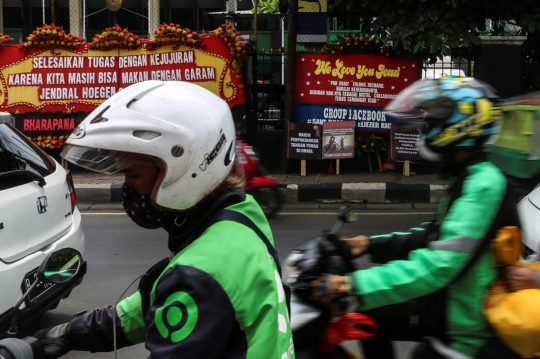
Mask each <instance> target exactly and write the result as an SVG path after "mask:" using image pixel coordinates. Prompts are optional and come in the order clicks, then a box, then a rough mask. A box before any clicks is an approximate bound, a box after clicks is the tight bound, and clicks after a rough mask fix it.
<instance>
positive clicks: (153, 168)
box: [35, 81, 294, 359]
mask: <svg viewBox="0 0 540 359" xmlns="http://www.w3.org/2000/svg"><path fill="white" fill-rule="evenodd" d="M234 142H235V129H234V124H233V119H232V115H231V111H230V109H229V106H228V105H227V103H226V102H225V101H223V100H222V99H221V98H219V97H218V96H216V95H214V94H213V93H211V92H210V91H208V90H206V89H204V88H202V87H200V86H198V85H195V84H191V83H187V82H180V81H167V82H163V81H145V82H141V83H138V84H134V85H132V86H129V87H128V88H126V89H123V90H122V91H120V92H118V93H117V94H115V95H114V96H112V97H111V98H109V99H108V100H106V101H105V102H104V103H102V104H101V105H100V106H99V107H97V108H96V109H95V110H94V111H93V112H92V113H91V114H90V115H89V116H88V117H87V118H86V119H85V120H84V121H83V122H82V123H81V124H80V125H79V126H78V127H77V129H76V130H75V131H74V133H73V134H72V135H71V136H70V138H69V140H68V141H67V147H66V148H65V149H64V151H63V152H62V156H63V157H64V158H65V159H66V160H68V161H70V162H72V163H75V164H77V165H79V166H82V167H84V168H87V169H90V170H94V171H99V172H103V173H114V172H117V171H123V172H124V175H125V183H124V185H123V188H122V197H123V206H124V209H125V211H126V213H127V215H128V216H129V217H130V218H131V219H132V220H133V221H134V222H135V223H136V224H138V225H139V226H141V227H144V228H149V229H155V228H164V229H165V230H166V231H167V232H168V233H169V241H168V247H169V250H170V251H171V256H170V258H167V259H165V260H163V261H161V262H159V263H157V264H156V265H154V266H153V267H152V268H151V269H150V270H149V271H148V272H147V274H146V275H145V276H144V277H143V279H142V280H141V283H140V285H139V290H138V291H137V292H136V293H135V294H133V295H131V296H130V297H128V298H126V299H124V300H122V301H121V302H119V303H118V304H117V305H110V306H107V307H105V308H102V309H95V310H93V311H91V312H89V313H87V314H83V315H79V316H76V317H74V318H73V319H72V320H71V321H70V322H69V323H65V324H62V325H59V326H56V327H53V328H49V329H44V330H41V331H39V332H38V333H36V335H35V336H36V337H37V338H39V339H40V340H41V342H42V343H43V345H44V347H45V351H46V354H47V358H57V357H59V356H62V355H64V354H65V353H66V352H67V351H69V350H82V351H90V352H104V351H112V350H113V348H114V344H113V337H114V336H113V327H114V326H113V324H114V325H115V328H116V339H115V341H116V342H117V347H118V348H121V347H125V346H128V345H133V344H136V343H141V342H145V346H146V348H147V349H148V350H149V351H150V356H149V358H160V359H166V358H194V359H195V358H197V359H199V358H237V357H242V358H255V359H258V358H294V349H293V345H292V336H291V330H290V326H289V318H288V313H287V308H286V302H285V298H284V294H283V287H282V283H281V280H280V278H279V274H278V271H279V269H278V266H277V264H276V261H275V260H274V259H272V256H271V255H270V254H271V253H270V254H269V252H270V248H268V249H267V247H266V246H265V243H264V242H263V240H262V237H261V236H260V235H257V233H258V232H260V233H261V234H262V235H263V236H266V238H268V239H269V240H270V241H272V233H271V229H270V227H269V225H268V222H267V220H266V218H265V217H264V214H263V212H262V211H261V209H260V207H259V206H258V205H257V203H256V202H255V201H254V200H253V198H252V197H251V196H247V195H246V194H245V193H244V192H243V191H242V190H241V188H242V185H243V180H242V178H241V177H237V176H236V175H234V174H233V173H232V172H231V169H232V168H233V165H234ZM224 209H226V210H228V211H232V212H235V213H240V214H243V215H244V216H245V217H246V218H247V219H248V220H250V221H251V222H252V224H253V225H254V227H253V228H251V227H248V226H247V225H244V224H242V223H239V222H235V221H234V220H220V221H217V222H212V218H214V217H213V216H215V215H216V214H220V213H222V212H226V211H223V210H224ZM257 231H258V232H257ZM149 240H151V238H150V239H149Z"/></svg>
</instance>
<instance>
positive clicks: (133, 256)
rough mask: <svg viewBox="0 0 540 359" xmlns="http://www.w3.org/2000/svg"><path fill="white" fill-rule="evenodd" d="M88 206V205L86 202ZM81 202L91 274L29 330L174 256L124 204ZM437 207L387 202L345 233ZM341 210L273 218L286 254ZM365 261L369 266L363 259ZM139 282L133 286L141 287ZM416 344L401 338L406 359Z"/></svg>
mask: <svg viewBox="0 0 540 359" xmlns="http://www.w3.org/2000/svg"><path fill="white" fill-rule="evenodd" d="M83 206H84V207H83ZM88 207H90V206H89V205H81V206H79V208H81V210H82V211H81V212H82V213H83V229H84V232H85V234H86V253H85V259H86V260H87V261H88V273H87V275H86V277H85V280H84V281H83V283H82V285H81V286H79V287H78V288H77V289H76V290H75V291H74V292H73V293H72V294H71V296H70V297H69V298H67V299H65V300H63V301H62V302H61V303H60V305H59V306H58V308H57V309H55V310H54V311H51V312H49V313H47V314H45V315H44V316H43V318H42V319H41V321H40V322H39V323H36V324H35V325H34V326H33V327H32V328H29V330H28V331H27V334H31V333H34V332H35V331H36V330H38V329H41V328H46V327H49V326H53V325H56V324H61V323H64V322H66V321H68V320H69V318H70V317H71V315H72V314H74V313H76V312H78V311H80V310H83V309H88V310H91V309H93V308H100V307H103V306H105V305H108V304H112V303H114V302H115V301H116V300H118V298H119V297H120V295H121V294H122V292H123V291H124V290H125V289H126V288H127V287H128V286H129V284H130V283H131V282H132V281H133V280H135V279H136V278H137V276H139V275H140V274H143V273H144V272H145V271H146V269H148V268H149V267H150V266H151V265H152V264H154V263H155V262H156V261H158V260H159V259H161V258H164V257H166V256H167V255H168V252H167V235H166V233H165V232H164V231H161V230H145V229H142V228H140V227H138V226H136V225H135V224H133V223H132V222H131V221H130V220H129V218H128V217H127V216H126V215H125V214H123V211H122V210H121V208H120V206H119V205H100V206H97V205H96V206H93V207H91V208H90V209H89V210H87V208H88ZM431 212H433V210H430V209H426V210H411V209H410V208H409V209H406V208H405V207H403V208H401V209H399V208H398V209H396V206H393V207H392V206H390V205H387V206H381V207H380V208H378V209H372V210H362V211H358V213H359V219H358V221H357V222H354V223H351V224H345V225H344V226H343V228H342V233H343V235H353V234H360V233H364V234H368V235H371V234H376V233H384V232H387V231H394V230H404V229H407V228H409V227H410V226H414V225H416V224H418V223H421V222H422V221H425V220H428V219H431V218H432V215H431V214H430V213H431ZM335 213H336V210H335V209H324V210H321V209H318V210H313V209H310V208H302V207H301V206H300V207H299V206H296V207H293V208H288V209H287V208H285V209H284V211H283V212H282V213H280V214H279V215H277V216H276V218H275V219H272V220H271V225H272V228H273V232H274V237H275V240H276V246H277V249H278V251H279V253H281V256H282V257H283V258H284V257H285V254H286V253H289V252H290V251H291V250H292V249H293V248H294V247H296V246H297V245H298V244H300V243H301V242H303V241H304V240H306V239H308V238H310V237H312V236H315V235H317V234H318V233H319V232H320V230H323V229H330V228H331V227H332V226H333V224H334V221H335ZM360 265H362V266H363V265H365V262H361V263H360ZM136 285H137V284H136V283H135V284H134V285H133V286H132V288H131V289H130V290H128V292H127V293H128V294H130V293H132V292H133V291H135V288H136ZM410 347H411V344H410V343H400V344H398V348H399V351H400V359H405V358H406V354H407V353H408V351H409V349H410ZM147 354H148V352H147V351H146V350H145V348H144V346H143V345H137V346H133V347H129V348H124V349H121V350H119V352H118V357H119V358H129V359H132V358H146V356H147ZM64 358H69V359H86V358H88V359H91V358H114V354H113V353H100V354H94V355H92V354H90V353H84V352H71V353H69V354H67V355H66V356H64Z"/></svg>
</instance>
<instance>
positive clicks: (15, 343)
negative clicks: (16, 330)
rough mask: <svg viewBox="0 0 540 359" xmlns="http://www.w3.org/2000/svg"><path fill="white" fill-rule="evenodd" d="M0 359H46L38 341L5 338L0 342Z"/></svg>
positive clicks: (31, 338)
mask: <svg viewBox="0 0 540 359" xmlns="http://www.w3.org/2000/svg"><path fill="white" fill-rule="evenodd" d="M0 359H46V356H45V351H44V350H43V345H42V344H41V341H39V339H36V338H34V337H26V338H24V339H17V338H6V339H2V340H0Z"/></svg>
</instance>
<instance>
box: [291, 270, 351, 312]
mask: <svg viewBox="0 0 540 359" xmlns="http://www.w3.org/2000/svg"><path fill="white" fill-rule="evenodd" d="M298 282H300V283H302V284H303V285H302V286H301V288H299V290H297V293H298V296H299V297H300V298H301V299H303V300H305V301H307V302H310V303H314V304H319V305H328V304H330V303H331V302H332V301H334V300H335V299H338V298H341V297H345V296H347V294H348V291H349V285H348V284H347V282H346V280H345V276H340V275H334V274H323V275H321V276H319V277H318V278H315V277H307V276H306V277H304V278H302V276H301V277H299V278H298Z"/></svg>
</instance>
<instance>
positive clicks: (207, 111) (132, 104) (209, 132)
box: [61, 81, 235, 211]
mask: <svg viewBox="0 0 540 359" xmlns="http://www.w3.org/2000/svg"><path fill="white" fill-rule="evenodd" d="M234 140H235V129H234V123H233V119H232V115H231V111H230V109H229V106H228V105H227V103H226V102H225V101H223V100H222V99H221V98H219V97H218V96H216V95H214V94H213V93H212V92H210V91H208V90H206V89H204V88H203V87H201V86H198V85H195V84H192V83H188V82H181V81H145V82H140V83H137V84H134V85H132V86H129V87H127V88H125V89H123V90H122V91H120V92H118V93H116V94H115V95H114V96H112V97H111V98H109V99H108V100H107V101H105V102H103V103H102V104H101V105H100V106H99V107H97V108H96V109H95V110H94V111H93V112H92V113H91V114H90V115H88V116H87V117H86V118H85V119H84V121H83V122H81V123H80V124H79V126H78V127H77V128H76V129H75V131H74V132H73V133H72V134H71V136H70V137H69V139H68V140H67V145H66V147H65V149H64V150H63V151H62V154H61V155H62V157H63V158H64V159H66V160H67V161H70V162H72V163H74V164H76V165H78V166H81V167H84V168H87V169H90V170H93V171H97V172H103V173H109V174H111V173H114V172H117V171H120V170H122V169H124V168H125V167H127V163H129V164H132V163H133V162H132V161H129V160H126V159H130V158H134V157H140V156H133V154H137V155H144V156H148V157H151V158H154V159H158V162H160V165H161V166H162V169H161V174H160V176H159V178H158V180H157V182H156V185H155V186H154V189H153V191H152V195H151V199H152V201H153V202H154V203H155V204H156V205H157V206H158V207H161V208H162V209H171V210H179V211H183V210H188V209H190V208H192V207H193V206H194V205H196V204H197V203H198V202H199V201H200V200H201V199H203V197H204V196H205V195H207V194H208V193H210V192H211V191H212V190H214V189H215V188H216V187H217V186H218V185H219V184H220V183H222V182H223V180H224V179H225V178H226V177H227V176H228V175H229V173H230V172H231V168H232V166H233V164H234Z"/></svg>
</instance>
